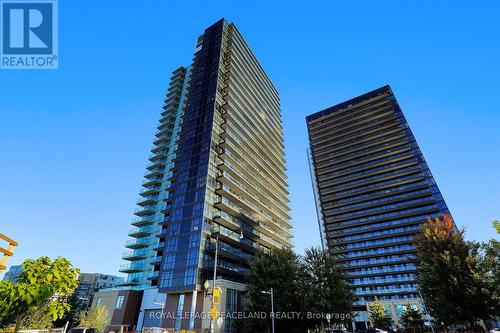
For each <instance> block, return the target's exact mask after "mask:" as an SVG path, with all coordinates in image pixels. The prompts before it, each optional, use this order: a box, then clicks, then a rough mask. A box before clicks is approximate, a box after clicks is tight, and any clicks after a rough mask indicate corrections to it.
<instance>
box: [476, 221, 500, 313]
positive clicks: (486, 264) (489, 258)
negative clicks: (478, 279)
mask: <svg viewBox="0 0 500 333" xmlns="http://www.w3.org/2000/svg"><path fill="white" fill-rule="evenodd" d="M495 222H498V221H494V222H493V226H494V227H495ZM498 224H500V222H498ZM498 227H499V228H500V225H499V226H498ZM495 228H496V227H495ZM498 232H499V233H500V230H498ZM476 247H478V248H479V249H480V256H479V260H480V266H481V269H482V270H483V274H484V276H485V279H486V280H487V281H488V283H489V284H490V285H491V286H492V288H491V290H492V295H491V296H492V298H493V300H494V302H495V303H496V304H498V305H499V306H498V307H497V310H496V312H497V314H498V313H500V241H498V240H497V239H490V240H488V241H487V242H484V243H482V244H477V245H476Z"/></svg>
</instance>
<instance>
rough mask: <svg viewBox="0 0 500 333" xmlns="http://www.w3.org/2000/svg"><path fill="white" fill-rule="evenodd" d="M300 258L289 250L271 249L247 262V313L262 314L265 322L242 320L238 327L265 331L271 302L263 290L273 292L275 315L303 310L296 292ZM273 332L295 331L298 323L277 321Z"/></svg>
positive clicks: (268, 322)
mask: <svg viewBox="0 0 500 333" xmlns="http://www.w3.org/2000/svg"><path fill="white" fill-rule="evenodd" d="M299 271H300V265H299V258H298V257H297V255H295V254H294V253H293V252H292V251H290V250H285V249H277V248H275V249H273V250H272V251H270V252H269V253H265V252H263V251H259V252H258V253H257V254H256V256H255V257H254V258H253V259H252V260H251V262H250V270H249V272H248V274H247V276H246V281H247V286H246V304H245V310H246V311H247V312H252V313H256V312H259V313H260V312H265V313H267V314H268V316H267V318H265V319H251V320H246V319H244V320H242V321H240V322H239V323H238V326H239V328H241V329H242V330H243V331H245V332H265V331H267V329H268V328H269V327H270V319H269V318H270V312H271V300H270V296H269V295H268V294H263V293H262V291H269V290H270V289H271V288H273V290H274V309H275V311H276V312H278V311H279V312H296V311H301V309H302V308H303V305H302V304H303V301H302V300H301V297H300V293H299V290H298V281H299V276H298V274H299ZM275 322H276V331H278V332H298V331H300V330H299V326H300V325H301V321H299V320H285V319H276V321H275Z"/></svg>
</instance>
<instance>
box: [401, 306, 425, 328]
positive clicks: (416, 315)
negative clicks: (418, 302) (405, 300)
mask: <svg viewBox="0 0 500 333" xmlns="http://www.w3.org/2000/svg"><path fill="white" fill-rule="evenodd" d="M401 324H402V325H403V326H404V327H405V328H406V329H413V331H414V332H415V329H417V328H422V327H424V317H423V315H422V312H421V311H420V310H419V309H418V308H414V307H412V306H411V305H410V304H406V306H405V309H404V311H403V313H401Z"/></svg>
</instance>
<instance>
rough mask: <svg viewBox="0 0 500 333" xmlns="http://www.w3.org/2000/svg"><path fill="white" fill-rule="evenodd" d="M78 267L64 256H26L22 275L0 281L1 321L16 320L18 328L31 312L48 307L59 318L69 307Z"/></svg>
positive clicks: (47, 309)
mask: <svg viewBox="0 0 500 333" xmlns="http://www.w3.org/2000/svg"><path fill="white" fill-rule="evenodd" d="M77 276H78V270H77V269H75V268H73V266H72V265H71V263H70V262H69V261H68V260H67V259H65V258H62V257H58V258H57V259H55V260H54V261H51V260H50V259H49V258H47V257H40V258H39V259H36V260H34V259H27V260H26V261H25V262H24V263H23V272H22V274H21V277H20V279H19V280H18V281H17V282H15V283H13V282H10V281H1V282H0V323H2V325H3V326H7V325H10V324H16V331H17V330H18V329H19V327H20V326H21V324H22V323H23V320H26V317H28V316H30V313H33V312H37V311H40V310H43V311H47V314H48V316H50V317H51V318H52V320H56V319H58V318H60V317H62V316H63V315H64V313H65V312H67V311H69V310H70V309H69V305H68V303H67V298H68V297H69V295H71V293H72V292H73V290H74V289H75V288H76V287H77V285H78V282H77Z"/></svg>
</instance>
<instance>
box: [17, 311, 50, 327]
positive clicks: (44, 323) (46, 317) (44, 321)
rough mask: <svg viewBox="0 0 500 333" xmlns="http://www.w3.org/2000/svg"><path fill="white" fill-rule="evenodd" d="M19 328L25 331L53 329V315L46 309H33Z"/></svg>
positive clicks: (22, 320)
mask: <svg viewBox="0 0 500 333" xmlns="http://www.w3.org/2000/svg"><path fill="white" fill-rule="evenodd" d="M19 327H20V328H21V329H23V330H34V329H49V328H50V327H52V315H50V313H49V310H48V308H46V307H39V308H35V309H32V310H31V311H29V312H28V313H27V315H25V316H23V318H22V319H21V323H20V324H19Z"/></svg>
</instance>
